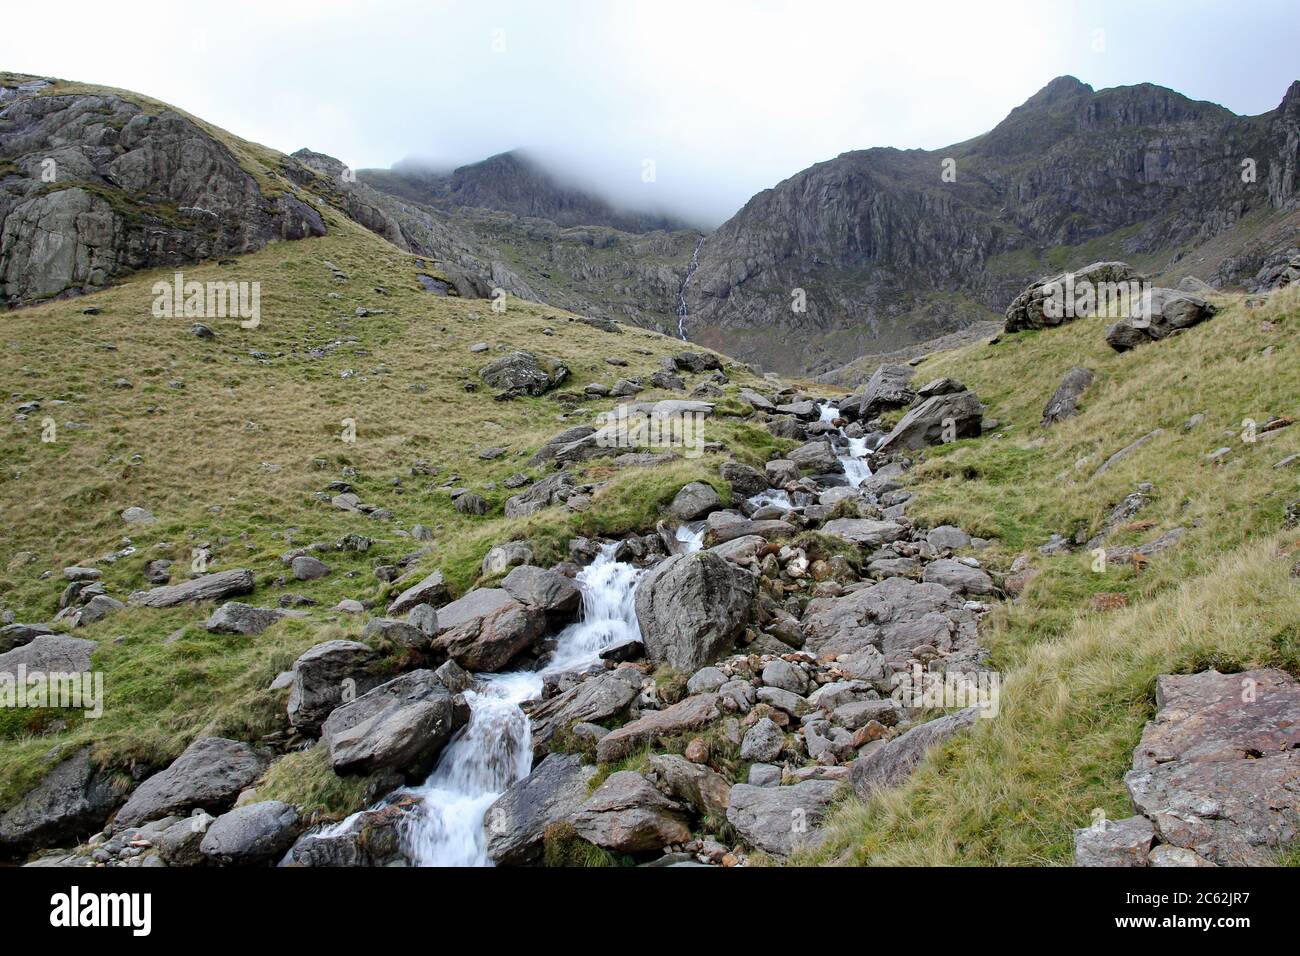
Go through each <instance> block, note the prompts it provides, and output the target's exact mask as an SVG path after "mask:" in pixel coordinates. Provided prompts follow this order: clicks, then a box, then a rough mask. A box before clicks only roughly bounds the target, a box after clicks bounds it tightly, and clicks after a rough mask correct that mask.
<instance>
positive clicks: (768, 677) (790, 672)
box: [763, 657, 808, 696]
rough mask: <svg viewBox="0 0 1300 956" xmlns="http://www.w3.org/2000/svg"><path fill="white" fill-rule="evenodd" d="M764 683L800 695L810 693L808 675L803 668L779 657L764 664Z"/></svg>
mask: <svg viewBox="0 0 1300 956" xmlns="http://www.w3.org/2000/svg"><path fill="white" fill-rule="evenodd" d="M763 683H764V684H766V685H767V686H769V687H779V688H781V689H782V690H787V691H789V692H790V693H792V694H799V695H800V696H802V695H804V694H806V693H808V675H807V674H805V673H804V671H803V669H802V668H799V667H796V666H795V665H793V664H791V663H789V662H788V661H783V660H781V658H779V657H778V658H776V659H775V660H773V661H769V662H768V663H767V664H765V665H764V666H763Z"/></svg>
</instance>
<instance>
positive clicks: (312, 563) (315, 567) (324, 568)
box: [289, 554, 330, 581]
mask: <svg viewBox="0 0 1300 956" xmlns="http://www.w3.org/2000/svg"><path fill="white" fill-rule="evenodd" d="M289 568H290V570H291V571H292V572H293V576H294V577H295V578H296V579H298V580H299V581H315V580H316V579H317V578H323V577H325V575H327V574H329V573H330V568H329V565H328V564H326V563H325V562H324V561H321V560H320V559H318V558H313V557H311V556H310V555H306V554H300V555H298V557H296V558H294V559H293V561H292V562H291V563H290V566H289Z"/></svg>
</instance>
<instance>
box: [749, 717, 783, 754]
mask: <svg viewBox="0 0 1300 956" xmlns="http://www.w3.org/2000/svg"><path fill="white" fill-rule="evenodd" d="M784 748H785V733H784V731H782V730H781V728H780V727H778V726H777V725H776V723H775V722H774V721H772V720H770V719H769V718H767V717H764V718H763V719H762V720H760V721H758V722H757V723H755V724H754V726H753V727H750V728H749V730H748V731H747V732H746V733H745V738H744V740H742V741H741V743H740V759H741V760H755V761H758V762H760V763H770V762H772V761H773V760H775V759H776V758H777V757H779V756H781V751H782V750H783V749H784Z"/></svg>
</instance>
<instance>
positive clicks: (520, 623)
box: [434, 588, 546, 672]
mask: <svg viewBox="0 0 1300 956" xmlns="http://www.w3.org/2000/svg"><path fill="white" fill-rule="evenodd" d="M438 627H439V634H438V637H437V638H436V639H435V641H434V649H435V650H436V651H438V652H440V653H442V654H445V655H446V656H447V657H450V658H451V659H452V660H454V661H455V662H456V663H457V664H459V665H460V666H461V667H463V668H465V670H468V671H487V672H492V671H499V670H501V669H502V668H503V667H505V666H506V665H507V664H509V663H510V661H511V660H513V659H514V657H515V656H516V655H518V654H519V653H520V652H522V651H524V650H526V649H527V648H529V647H531V646H532V645H533V644H534V643H535V642H536V641H537V639H538V638H540V637H541V636H542V634H543V633H544V632H545V630H546V612H545V611H543V610H542V609H541V608H539V607H536V606H534V605H529V604H521V603H520V602H519V601H516V600H515V599H514V598H513V597H511V596H510V593H509V592H508V591H506V590H505V589H504V588H476V589H474V590H473V591H470V592H469V593H468V594H466V595H465V596H464V597H462V598H460V599H459V600H457V601H453V602H452V603H450V604H448V605H446V606H445V607H442V608H440V609H439V610H438Z"/></svg>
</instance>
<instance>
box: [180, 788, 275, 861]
mask: <svg viewBox="0 0 1300 956" xmlns="http://www.w3.org/2000/svg"><path fill="white" fill-rule="evenodd" d="M298 823H299V819H298V810H297V808H296V807H293V806H290V805H289V804H287V803H283V802H281V801H279V800H263V801H261V802H259V803H250V804H246V805H245V806H242V807H236V808H235V809H234V810H231V811H230V812H229V813H223V814H222V815H221V816H219V817H217V819H216V820H215V821H214V822H213V823H212V825H211V826H209V827H208V831H207V833H206V834H204V836H203V839H202V841H201V842H200V844H199V850H200V852H201V853H202V854H203V855H204V856H206V857H208V858H209V859H210V860H213V861H215V862H217V863H222V864H225V865H233V866H250V865H252V864H255V863H262V862H264V861H266V860H269V859H271V858H273V857H278V856H280V855H281V854H282V853H284V851H285V850H287V849H289V847H290V846H292V845H293V842H294V840H295V839H296V838H297V836H298Z"/></svg>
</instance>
